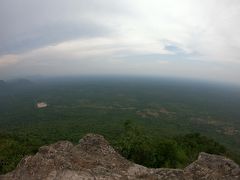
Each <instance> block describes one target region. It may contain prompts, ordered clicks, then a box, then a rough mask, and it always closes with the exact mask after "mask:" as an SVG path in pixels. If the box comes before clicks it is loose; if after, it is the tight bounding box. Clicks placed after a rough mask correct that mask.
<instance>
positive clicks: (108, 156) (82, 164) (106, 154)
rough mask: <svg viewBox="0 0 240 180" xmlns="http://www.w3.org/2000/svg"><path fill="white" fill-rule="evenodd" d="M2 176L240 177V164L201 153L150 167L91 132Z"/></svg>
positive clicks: (4, 179)
mask: <svg viewBox="0 0 240 180" xmlns="http://www.w3.org/2000/svg"><path fill="white" fill-rule="evenodd" d="M0 179H1V180H45V179H46V180H67V179H69V180H79V179H85V180H88V179H89V180H91V179H94V180H95V179H96V180H98V179H99V180H100V179H123V180H126V179H151V180H152V179H171V180H172V179H173V180H174V179H180V180H181V179H184V180H185V179H186V180H191V179H192V180H195V179H196V180H197V179H210V180H215V179H216V180H219V179H226V180H231V179H240V168H239V166H238V165H237V164H236V163H234V162H233V161H232V160H230V159H227V158H225V157H223V156H218V155H211V154H207V153H200V154H199V157H198V159H197V160H196V161H195V162H193V163H192V164H190V165H189V166H187V167H186V168H185V169H167V168H158V169H152V168H146V167H144V166H141V165H138V164H135V163H133V162H130V161H128V160H126V159H125V158H123V157H122V156H121V155H119V154H118V153H117V152H116V151H115V150H114V149H113V148H112V147H111V146H110V145H109V143H108V142H107V141H106V140H105V139H104V138H103V136H100V135H95V134H87V135H86V136H85V137H83V138H82V139H81V140H80V141H79V144H78V145H76V146H74V145H73V144H72V143H71V142H68V141H60V142H57V143H55V144H52V145H49V146H43V147H41V148H40V149H39V152H38V153H37V154H36V155H34V156H27V157H25V158H24V159H22V160H21V162H20V163H19V164H18V166H17V168H16V169H15V170H14V171H12V172H10V173H8V174H6V175H3V176H0Z"/></svg>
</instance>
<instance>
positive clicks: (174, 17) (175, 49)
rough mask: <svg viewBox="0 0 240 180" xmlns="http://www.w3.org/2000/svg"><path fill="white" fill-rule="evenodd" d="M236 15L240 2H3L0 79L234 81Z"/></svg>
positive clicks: (239, 44) (238, 42)
mask: <svg viewBox="0 0 240 180" xmlns="http://www.w3.org/2000/svg"><path fill="white" fill-rule="evenodd" d="M239 17H240V2H239V0H231V1H229V0H181V1H178V0H168V1H166V0H131V1H127V0H122V1H111V0H101V1H99V0H90V1H84V0H52V1H47V0H41V1H40V0H35V1H32V0H19V1H13V0H2V1H1V2H0V23H1V27H2V28H1V29H0V68H1V69H0V75H1V76H10V75H11V76H12V75H13V74H16V73H18V74H24V73H25V74H29V75H30V74H34V73H35V72H38V73H40V74H41V72H44V74H48V75H51V74H61V73H62V74H69V73H74V74H78V73H89V74H91V73H128V74H134V73H135V74H141V73H145V74H156V75H157V74H161V75H165V74H167V75H175V76H188V77H189V76H195V77H205V78H215V79H217V78H219V79H221V78H224V79H226V80H233V79H234V77H235V76H237V75H240V74H239V72H238V69H239V67H240V63H239V62H240V54H239V49H240V38H239V37H238V36H239V29H240V21H239ZM144 68H145V69H147V71H144ZM213 73H214V75H213Z"/></svg>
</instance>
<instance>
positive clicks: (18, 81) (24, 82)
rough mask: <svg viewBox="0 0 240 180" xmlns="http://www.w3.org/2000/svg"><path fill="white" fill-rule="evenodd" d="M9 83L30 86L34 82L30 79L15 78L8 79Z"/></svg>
mask: <svg viewBox="0 0 240 180" xmlns="http://www.w3.org/2000/svg"><path fill="white" fill-rule="evenodd" d="M7 83H8V84H9V85H14V86H28V85H33V84H34V83H33V82H32V81H30V80H28V79H14V80H11V81H7Z"/></svg>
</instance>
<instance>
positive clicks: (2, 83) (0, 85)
mask: <svg viewBox="0 0 240 180" xmlns="http://www.w3.org/2000/svg"><path fill="white" fill-rule="evenodd" d="M5 86H6V82H5V81H3V80H0V88H1V87H5Z"/></svg>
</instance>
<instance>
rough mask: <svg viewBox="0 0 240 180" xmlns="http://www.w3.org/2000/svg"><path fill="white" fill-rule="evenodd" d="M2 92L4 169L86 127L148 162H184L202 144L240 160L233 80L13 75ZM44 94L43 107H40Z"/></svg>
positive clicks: (238, 95) (239, 93) (239, 101)
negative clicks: (223, 82) (15, 78)
mask: <svg viewBox="0 0 240 180" xmlns="http://www.w3.org/2000/svg"><path fill="white" fill-rule="evenodd" d="M0 99H1V103H0V114H1V116H0V172H1V173H5V172H8V171H10V170H12V169H14V167H15V166H16V164H17V163H18V162H19V160H20V159H21V158H22V157H24V156H25V155H27V154H33V153H35V152H37V150H38V148H39V147H40V146H42V145H45V144H50V143H53V142H56V141H58V140H63V139H64V140H70V141H72V142H74V143H77V142H78V140H79V139H80V138H81V137H82V136H83V135H84V134H86V133H90V132H92V133H98V134H102V135H104V136H105V137H106V139H107V140H109V141H110V142H111V143H112V145H113V146H114V147H115V148H116V149H117V150H118V151H119V152H120V153H121V154H122V155H123V156H125V157H127V158H128V159H130V160H133V161H135V162H137V163H140V164H143V165H146V166H148V167H184V166H186V165H187V164H189V163H190V162H192V161H193V160H194V159H196V157H197V155H198V153H199V152H201V151H205V152H209V153H215V154H223V155H226V156H228V157H230V158H232V159H234V160H235V161H237V162H239V157H240V156H239V153H240V152H239V149H240V120H239V119H240V111H239V107H240V88H238V87H231V86H222V85H217V84H211V83H203V82H197V83H194V82H191V81H183V80H174V79H153V78H152V79H151V78H149V79H143V78H93V77H91V78H90V77H88V78H80V79H79V78H68V79H50V80H44V81H34V82H30V81H27V80H18V81H12V82H3V81H1V83H0ZM42 101H43V102H46V103H47V104H48V107H46V108H42V109H38V108H37V107H36V104H37V102H42ZM126 120H127V121H126ZM129 120H131V121H129ZM143 127H144V128H143Z"/></svg>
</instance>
